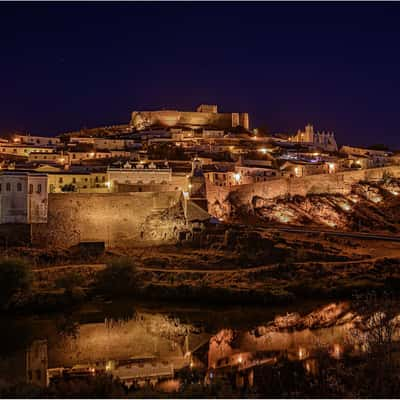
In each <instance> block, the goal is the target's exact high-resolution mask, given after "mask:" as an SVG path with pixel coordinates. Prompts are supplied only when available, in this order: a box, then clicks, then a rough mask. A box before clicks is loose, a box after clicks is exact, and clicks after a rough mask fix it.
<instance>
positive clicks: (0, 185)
mask: <svg viewBox="0 0 400 400" xmlns="http://www.w3.org/2000/svg"><path fill="white" fill-rule="evenodd" d="M0 192H1V183H0Z"/></svg>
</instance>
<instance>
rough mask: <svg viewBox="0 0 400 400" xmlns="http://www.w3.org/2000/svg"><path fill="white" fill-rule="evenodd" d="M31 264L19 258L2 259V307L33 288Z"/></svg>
mask: <svg viewBox="0 0 400 400" xmlns="http://www.w3.org/2000/svg"><path fill="white" fill-rule="evenodd" d="M31 283H32V271H31V269H30V266H29V265H28V264H27V263H26V262H25V261H23V260H21V259H18V258H3V259H1V260H0V307H1V308H5V307H6V306H7V305H8V303H9V301H10V300H11V298H12V297H13V296H15V295H17V294H20V293H22V292H23V291H28V290H29V289H30V288H31Z"/></svg>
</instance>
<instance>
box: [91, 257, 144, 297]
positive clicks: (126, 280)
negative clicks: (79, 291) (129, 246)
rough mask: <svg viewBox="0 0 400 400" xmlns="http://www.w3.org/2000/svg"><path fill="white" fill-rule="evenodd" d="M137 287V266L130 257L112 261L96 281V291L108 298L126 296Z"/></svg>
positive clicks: (98, 274) (98, 275) (99, 273)
mask: <svg viewBox="0 0 400 400" xmlns="http://www.w3.org/2000/svg"><path fill="white" fill-rule="evenodd" d="M136 287H137V271H136V266H135V264H134V263H133V261H132V259H130V258H128V257H121V258H118V259H114V260H112V261H111V262H110V263H108V264H107V266H106V268H105V269H103V270H102V271H100V272H98V273H97V276H96V280H95V290H96V291H98V292H100V293H102V294H104V295H107V296H116V297H118V296H126V295H129V294H131V293H132V291H134V290H135V288H136Z"/></svg>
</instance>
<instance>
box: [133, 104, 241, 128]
mask: <svg viewBox="0 0 400 400" xmlns="http://www.w3.org/2000/svg"><path fill="white" fill-rule="evenodd" d="M130 125H131V127H132V128H134V129H135V130H139V131H140V130H144V129H147V128H150V127H152V126H162V127H165V128H169V127H187V128H216V129H230V128H235V127H237V126H241V127H243V128H244V129H247V130H248V129H249V114H248V113H237V112H235V113H219V112H218V107H217V106H216V105H208V104H201V105H200V106H199V107H197V110H196V111H178V110H158V111H134V112H133V113H132V117H131V122H130Z"/></svg>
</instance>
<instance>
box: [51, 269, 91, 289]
mask: <svg viewBox="0 0 400 400" xmlns="http://www.w3.org/2000/svg"><path fill="white" fill-rule="evenodd" d="M83 283H84V279H83V277H82V276H81V275H80V274H78V273H76V272H69V273H67V274H65V275H64V276H62V277H61V278H58V279H57V280H56V286H57V287H58V288H63V289H65V291H66V292H73V291H74V289H76V288H79V287H82V285H83Z"/></svg>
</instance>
